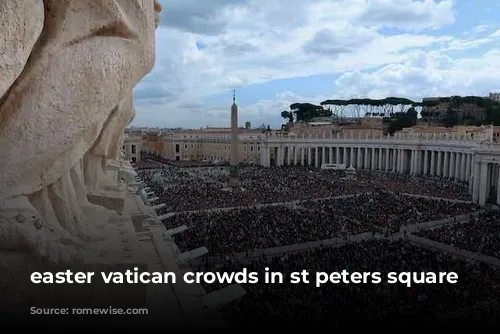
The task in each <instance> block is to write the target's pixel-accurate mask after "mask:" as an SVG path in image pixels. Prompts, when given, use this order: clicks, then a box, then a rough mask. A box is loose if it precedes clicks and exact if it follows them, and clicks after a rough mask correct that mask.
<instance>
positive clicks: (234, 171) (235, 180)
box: [229, 166, 240, 188]
mask: <svg viewBox="0 0 500 334" xmlns="http://www.w3.org/2000/svg"><path fill="white" fill-rule="evenodd" d="M229 186H230V187H231V188H238V187H239V186H240V173H239V171H238V167H237V166H230V167H229Z"/></svg>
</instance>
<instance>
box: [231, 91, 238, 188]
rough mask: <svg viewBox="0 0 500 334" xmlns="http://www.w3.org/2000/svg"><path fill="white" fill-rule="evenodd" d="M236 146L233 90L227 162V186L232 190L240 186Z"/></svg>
mask: <svg viewBox="0 0 500 334" xmlns="http://www.w3.org/2000/svg"><path fill="white" fill-rule="evenodd" d="M238 146H239V145H238V106H237V105H236V89H233V105H232V106H231V159H230V161H229V177H230V179H229V185H230V186H231V187H232V188H237V187H239V185H240V177H239V173H238V165H239V163H240V161H239V158H238V149H239V147H238Z"/></svg>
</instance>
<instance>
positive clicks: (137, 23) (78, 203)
mask: <svg viewBox="0 0 500 334" xmlns="http://www.w3.org/2000/svg"><path fill="white" fill-rule="evenodd" d="M160 10H161V8H160V6H159V5H158V4H157V3H156V2H155V1H154V0H126V1H123V0H85V1H81V0H22V1H19V0H4V1H0V185H1V188H0V250H4V251H5V250H7V251H9V250H11V251H22V250H24V251H28V252H31V253H32V254H33V255H35V256H38V257H41V258H44V259H48V260H49V261H50V262H71V261H74V260H77V259H78V258H79V256H80V254H81V253H82V252H83V249H85V248H88V247H90V246H91V243H92V237H93V235H94V234H96V233H95V232H93V224H96V223H99V222H100V221H99V220H104V221H105V220H106V219H107V216H108V215H110V214H115V213H113V212H110V211H109V210H107V209H105V208H104V207H101V206H97V205H94V204H91V203H89V201H88V200H87V195H88V194H89V193H91V192H93V191H97V190H99V189H102V190H104V189H108V188H112V187H113V184H108V183H109V181H106V179H105V177H104V174H105V170H106V166H107V164H108V162H109V161H111V160H119V159H121V156H120V150H121V145H122V142H121V139H122V135H123V130H124V127H125V126H126V125H127V124H128V122H130V120H131V119H132V118H133V116H134V108H133V95H132V90H133V88H134V86H135V85H136V84H137V83H138V81H139V80H141V79H142V78H143V77H144V76H145V75H146V74H147V73H148V72H149V71H150V70H151V69H152V67H153V64H154V59H155V57H154V34H155V27H156V26H157V24H158V13H159V11H160Z"/></svg>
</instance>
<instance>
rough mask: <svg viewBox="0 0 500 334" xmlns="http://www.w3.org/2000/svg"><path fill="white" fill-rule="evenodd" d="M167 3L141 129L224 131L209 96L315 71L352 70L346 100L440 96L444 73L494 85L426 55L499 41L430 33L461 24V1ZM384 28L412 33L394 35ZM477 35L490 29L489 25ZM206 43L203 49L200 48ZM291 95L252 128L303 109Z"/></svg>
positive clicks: (260, 108) (258, 114)
mask: <svg viewBox="0 0 500 334" xmlns="http://www.w3.org/2000/svg"><path fill="white" fill-rule="evenodd" d="M161 3H162V6H163V8H164V13H163V14H162V20H163V21H162V26H161V27H160V29H158V31H157V61H156V66H155V68H154V70H153V72H152V73H151V74H150V75H149V76H148V77H146V78H145V80H144V81H143V82H142V83H141V84H140V85H139V86H138V87H137V89H136V91H135V93H136V106H137V108H136V109H137V117H136V120H135V121H134V123H136V124H141V123H145V122H154V123H162V125H168V126H182V125H184V126H189V125H195V124H196V126H202V125H207V124H210V125H216V124H219V125H220V124H225V123H224V122H226V121H227V119H226V118H227V117H228V111H227V110H226V109H227V108H226V107H221V108H218V107H215V108H210V109H208V110H207V109H206V108H204V107H203V106H201V102H200V101H202V100H203V97H205V96H210V95H212V94H217V93H221V92H227V91H228V90H229V89H232V88H234V87H236V88H238V87H240V86H245V85H250V84H258V83H263V82H268V81H272V80H277V79H286V78H295V77H301V76H310V75H316V74H327V73H338V74H342V73H345V74H344V75H342V76H341V77H340V78H339V80H338V81H337V88H338V85H339V83H340V84H341V86H342V87H341V89H340V90H338V94H341V95H344V96H345V97H354V96H363V94H368V93H369V94H372V95H379V96H383V95H385V94H386V93H387V94H388V95H409V96H413V95H414V92H417V93H418V94H420V93H422V92H430V93H432V91H433V90H432V89H430V90H429V89H427V90H422V89H421V88H422V85H431V86H432V85H434V86H436V87H437V88H436V89H437V90H439V89H441V88H443V87H447V85H446V83H445V80H446V79H445V78H446V76H447V74H446V73H447V72H446V71H450V72H449V73H455V74H454V75H456V76H457V78H458V77H460V78H462V79H463V80H465V81H463V82H464V84H461V83H455V84H453V85H452V84H449V86H450V87H449V89H452V88H454V87H457V89H458V88H460V87H461V88H462V91H463V90H464V88H467V89H468V88H470V87H472V86H470V85H468V84H467V83H468V82H476V83H480V84H481V85H482V86H481V87H486V86H487V84H486V82H489V81H488V80H489V78H490V77H491V76H490V74H488V73H485V72H483V71H480V70H479V71H475V72H474V73H470V75H471V76H473V77H474V78H476V79H471V78H465V77H464V76H465V74H462V75H461V76H460V75H458V74H457V73H459V68H458V67H457V66H458V65H457V64H460V62H456V61H454V60H453V59H451V58H449V57H447V56H446V55H445V53H442V54H440V53H439V52H438V51H433V52H431V53H427V54H423V53H422V51H421V50H424V49H425V50H442V51H443V52H445V51H458V50H466V49H470V48H473V47H478V46H482V45H486V43H489V42H491V41H493V40H494V39H495V38H498V37H500V34H499V32H498V31H497V32H495V33H492V34H490V35H487V36H483V37H480V38H478V39H476V40H472V39H469V40H458V39H456V38H454V37H452V36H447V35H439V34H436V33H432V34H428V33H426V31H425V30H422V29H424V28H435V27H438V26H443V25H448V24H450V23H452V22H454V20H455V13H454V10H453V1H448V0H443V1H434V0H425V1H413V0H309V1H303V0H273V1H268V0H238V1H232V0H196V1H195V0H185V1H184V0H183V1H176V0H163V1H161ZM384 27H391V28H396V31H405V32H401V33H397V34H396V33H392V34H390V35H386V34H384V30H383V29H382V28H384ZM482 29H483V30H482ZM476 30H482V31H484V32H486V30H484V28H477V29H476ZM200 44H201V45H203V48H202V50H200V49H198V46H197V45H200ZM485 57H486V56H485ZM488 57H492V56H491V55H489V56H488ZM477 66H479V67H481V64H477ZM378 67H381V69H379V70H378V71H375V72H374V73H372V74H366V73H365V72H364V71H365V70H367V69H373V68H378ZM481 68H488V66H486V65H485V66H483V67H481ZM422 69H426V70H428V71H433V70H436V72H435V73H429V72H427V73H426V72H424V71H423V70H422ZM494 72H495V71H494ZM375 73H377V75H375ZM460 73H461V72H460ZM481 76H482V77H481ZM484 76H487V78H484ZM481 78H482V79H481ZM405 80H408V81H405ZM392 82H393V83H392ZM459 86H460V87H459ZM334 89H335V87H334V85H333V84H332V91H334ZM413 89H415V91H412V90H413ZM389 92H390V94H389ZM399 93H401V94H399ZM331 97H333V96H327V97H325V99H326V98H331ZM293 98H296V99H298V98H299V97H297V96H289V97H283V96H281V95H280V96H277V97H276V99H275V100H272V101H260V102H258V103H256V104H254V105H251V106H242V110H244V111H243V112H244V113H248V117H249V118H252V117H255V119H256V121H254V120H253V119H251V120H252V122H253V123H256V122H257V123H258V122H260V121H259V120H260V119H261V120H262V121H265V122H267V121H266V120H269V122H270V121H271V120H274V121H273V122H276V121H279V120H280V117H279V111H280V109H281V108H282V107H287V106H288V105H289V104H290V103H292V102H297V101H294V100H293ZM315 98H316V97H314V96H313V97H304V102H305V101H309V102H315V100H314V99H315ZM317 102H319V100H318V101H317ZM243 108H244V109H243ZM266 108H268V109H269V111H266ZM276 115H278V116H277V117H278V118H277V119H276Z"/></svg>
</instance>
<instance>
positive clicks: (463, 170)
mask: <svg viewBox="0 0 500 334" xmlns="http://www.w3.org/2000/svg"><path fill="white" fill-rule="evenodd" d="M460 156H461V161H460V163H461V166H460V180H462V181H467V179H466V176H465V175H466V168H467V154H465V153H462V154H460Z"/></svg>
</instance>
